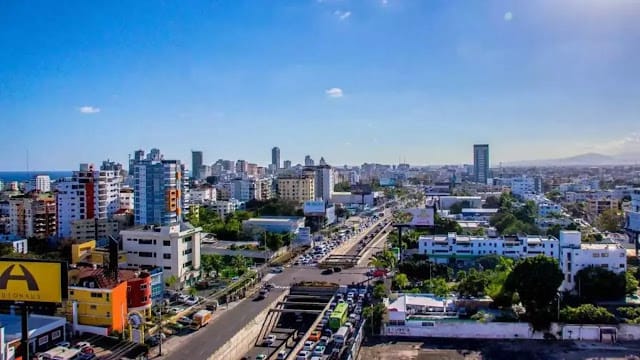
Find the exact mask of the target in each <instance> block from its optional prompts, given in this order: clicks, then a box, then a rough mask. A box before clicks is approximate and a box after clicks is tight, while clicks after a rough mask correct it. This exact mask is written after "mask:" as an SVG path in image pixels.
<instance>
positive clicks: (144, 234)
mask: <svg viewBox="0 0 640 360" xmlns="http://www.w3.org/2000/svg"><path fill="white" fill-rule="evenodd" d="M201 232H202V229H201V228H199V227H198V228H195V227H193V226H191V224H189V223H176V224H172V225H168V226H154V225H143V226H139V227H137V228H134V229H131V230H123V231H121V232H120V236H121V237H122V248H123V250H124V251H126V252H127V266H129V267H135V268H137V267H147V266H149V267H156V266H157V267H160V268H162V270H163V275H162V276H163V278H164V279H165V280H166V279H167V278H168V277H170V276H172V275H173V276H175V277H176V278H177V279H178V282H179V283H180V284H183V285H187V286H190V285H193V284H194V283H195V282H196V281H197V280H198V278H199V277H200V244H201Z"/></svg>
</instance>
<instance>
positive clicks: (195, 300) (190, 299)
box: [184, 296, 200, 306]
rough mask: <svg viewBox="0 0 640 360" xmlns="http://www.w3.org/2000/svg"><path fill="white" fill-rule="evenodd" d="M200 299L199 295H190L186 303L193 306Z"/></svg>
mask: <svg viewBox="0 0 640 360" xmlns="http://www.w3.org/2000/svg"><path fill="white" fill-rule="evenodd" d="M198 301H200V298H198V297H197V296H190V297H189V298H188V299H187V300H185V301H184V303H185V304H186V305H189V306H193V305H195V304H197V303H198Z"/></svg>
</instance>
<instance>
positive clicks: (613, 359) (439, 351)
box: [358, 339, 640, 360]
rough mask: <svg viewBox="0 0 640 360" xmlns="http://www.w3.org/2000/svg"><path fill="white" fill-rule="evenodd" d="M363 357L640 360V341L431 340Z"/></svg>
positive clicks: (364, 352)
mask: <svg viewBox="0 0 640 360" xmlns="http://www.w3.org/2000/svg"><path fill="white" fill-rule="evenodd" d="M358 359H359V360H427V359H428V360H494V359H495V360H583V359H593V360H596V359H597V360H605V359H608V360H632V359H633V360H640V344H638V343H623V344H616V345H608V344H594V343H579V344H576V343H573V342H542V341H498V340H471V339H429V340H427V341H424V342H416V341H399V340H398V341H396V340H392V341H387V342H377V343H367V344H363V346H362V349H361V350H360V354H359V356H358Z"/></svg>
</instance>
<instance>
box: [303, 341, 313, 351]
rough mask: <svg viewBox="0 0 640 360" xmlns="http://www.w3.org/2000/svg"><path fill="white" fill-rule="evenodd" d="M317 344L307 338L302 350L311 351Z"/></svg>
mask: <svg viewBox="0 0 640 360" xmlns="http://www.w3.org/2000/svg"><path fill="white" fill-rule="evenodd" d="M315 346H316V343H315V342H313V341H310V340H307V341H305V342H304V346H303V347H302V350H306V351H311V350H313V348H314V347H315Z"/></svg>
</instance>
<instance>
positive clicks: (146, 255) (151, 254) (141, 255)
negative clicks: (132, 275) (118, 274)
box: [138, 251, 153, 257]
mask: <svg viewBox="0 0 640 360" xmlns="http://www.w3.org/2000/svg"><path fill="white" fill-rule="evenodd" d="M138 256H140V257H153V253H152V252H149V251H140V252H139V253H138Z"/></svg>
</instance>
